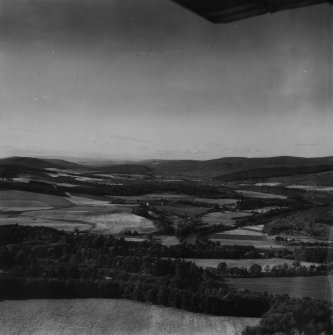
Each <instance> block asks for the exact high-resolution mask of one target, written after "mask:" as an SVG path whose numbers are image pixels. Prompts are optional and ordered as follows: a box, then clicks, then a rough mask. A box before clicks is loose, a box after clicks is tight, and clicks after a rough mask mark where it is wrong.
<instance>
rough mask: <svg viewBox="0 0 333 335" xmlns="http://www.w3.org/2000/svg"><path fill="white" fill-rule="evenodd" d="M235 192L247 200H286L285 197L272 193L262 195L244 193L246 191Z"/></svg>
mask: <svg viewBox="0 0 333 335" xmlns="http://www.w3.org/2000/svg"><path fill="white" fill-rule="evenodd" d="M236 192H237V193H239V194H241V195H243V196H245V197H248V198H259V199H287V197H286V196H285V195H278V194H273V193H263V192H255V191H246V190H236Z"/></svg>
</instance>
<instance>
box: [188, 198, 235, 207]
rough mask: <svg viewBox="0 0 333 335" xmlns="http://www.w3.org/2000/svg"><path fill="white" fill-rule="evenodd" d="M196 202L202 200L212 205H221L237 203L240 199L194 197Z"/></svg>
mask: <svg viewBox="0 0 333 335" xmlns="http://www.w3.org/2000/svg"><path fill="white" fill-rule="evenodd" d="M193 201H194V202H199V203H200V202H202V203H206V204H210V205H215V204H216V205H219V206H224V205H235V204H237V202H238V201H239V200H237V199H208V198H194V199H193Z"/></svg>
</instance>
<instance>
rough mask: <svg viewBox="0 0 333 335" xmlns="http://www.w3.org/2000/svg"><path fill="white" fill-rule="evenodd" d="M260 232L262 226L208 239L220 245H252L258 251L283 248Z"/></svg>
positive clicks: (247, 227) (249, 227) (237, 230)
mask: <svg viewBox="0 0 333 335" xmlns="http://www.w3.org/2000/svg"><path fill="white" fill-rule="evenodd" d="M222 214H223V213H222ZM262 230H263V225H257V226H246V227H243V228H240V229H232V230H228V231H225V232H223V233H216V234H212V235H210V236H209V239H210V240H211V241H213V242H218V243H219V244H221V245H252V246H253V247H255V248H260V249H270V248H283V246H281V245H280V244H276V243H274V242H272V241H271V240H270V239H269V238H267V235H266V234H264V233H263V232H262Z"/></svg>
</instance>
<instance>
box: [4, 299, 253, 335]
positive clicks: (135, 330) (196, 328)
mask: <svg viewBox="0 0 333 335" xmlns="http://www.w3.org/2000/svg"><path fill="white" fill-rule="evenodd" d="M0 310H1V311H2V312H1V313H0V324H1V327H0V334H1V335H8V334H11V335H32V334H33V335H109V334H114V335H130V334H132V335H157V334H161V335H177V334H179V335H199V334H200V335H203V334H205V335H220V334H225V335H241V332H242V330H243V329H244V328H245V327H246V326H254V325H256V324H258V323H259V321H260V319H255V318H238V317H223V316H222V317H221V316H208V315H203V314H195V313H190V312H185V311H182V310H176V309H171V308H166V307H161V306H154V305H150V304H144V303H138V302H131V301H127V300H112V299H73V300H71V299H68V300H26V301H2V302H0Z"/></svg>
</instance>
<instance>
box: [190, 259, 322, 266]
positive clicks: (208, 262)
mask: <svg viewBox="0 0 333 335" xmlns="http://www.w3.org/2000/svg"><path fill="white" fill-rule="evenodd" d="M186 260H187V261H190V262H193V263H195V264H196V265H198V266H200V267H203V268H206V267H211V268H217V266H218V265H219V264H220V263H222V262H224V263H226V264H227V265H228V267H234V266H237V267H239V268H241V267H245V268H249V267H250V266H251V265H252V264H258V265H260V266H262V268H264V267H265V266H266V265H269V266H270V267H271V268H272V267H273V266H277V265H282V264H284V263H287V264H288V265H292V264H293V262H294V261H293V260H290V259H283V258H267V259H262V258H259V259H257V258H256V259H195V258H186ZM313 264H315V265H317V264H316V263H310V262H301V265H304V266H306V267H309V266H311V265H313Z"/></svg>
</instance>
